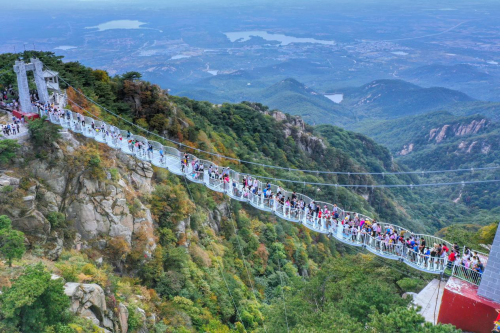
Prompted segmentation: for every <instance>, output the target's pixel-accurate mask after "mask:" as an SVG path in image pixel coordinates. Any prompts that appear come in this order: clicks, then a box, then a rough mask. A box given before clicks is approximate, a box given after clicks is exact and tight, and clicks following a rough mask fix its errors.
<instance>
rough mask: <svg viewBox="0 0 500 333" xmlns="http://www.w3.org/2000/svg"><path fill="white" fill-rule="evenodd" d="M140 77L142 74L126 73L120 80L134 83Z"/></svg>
mask: <svg viewBox="0 0 500 333" xmlns="http://www.w3.org/2000/svg"><path fill="white" fill-rule="evenodd" d="M141 77H142V74H141V73H139V72H127V73H125V74H123V75H122V79H123V80H124V81H125V80H126V81H134V80H139V79H140V78H141Z"/></svg>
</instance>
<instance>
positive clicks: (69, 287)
mask: <svg viewBox="0 0 500 333" xmlns="http://www.w3.org/2000/svg"><path fill="white" fill-rule="evenodd" d="M64 293H65V294H66V295H67V296H68V297H70V299H71V306H70V310H71V311H72V312H73V313H74V314H76V315H77V316H80V317H82V318H87V319H89V320H91V321H92V322H93V323H94V324H95V325H97V326H99V327H101V328H103V329H104V331H105V332H114V333H127V331H128V324H127V321H128V310H127V307H125V306H124V305H122V304H119V306H118V309H117V311H118V314H117V315H115V314H114V313H113V311H112V309H108V308H107V305H106V297H105V294H104V291H103V290H102V288H101V287H100V286H99V285H97V284H85V283H76V282H67V283H66V284H65V285H64Z"/></svg>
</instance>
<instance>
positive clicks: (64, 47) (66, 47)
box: [54, 45, 76, 51]
mask: <svg viewBox="0 0 500 333" xmlns="http://www.w3.org/2000/svg"><path fill="white" fill-rule="evenodd" d="M72 49H76V46H71V45H61V46H58V47H54V50H63V51H68V50H72Z"/></svg>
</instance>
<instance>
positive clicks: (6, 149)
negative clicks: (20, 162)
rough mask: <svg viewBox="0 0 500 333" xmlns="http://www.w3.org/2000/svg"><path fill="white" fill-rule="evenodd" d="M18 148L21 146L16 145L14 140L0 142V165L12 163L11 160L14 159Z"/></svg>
mask: <svg viewBox="0 0 500 333" xmlns="http://www.w3.org/2000/svg"><path fill="white" fill-rule="evenodd" d="M20 147H21V146H20V145H18V144H17V142H16V140H11V139H5V140H0V165H2V164H7V163H9V162H10V161H12V159H13V158H14V157H16V152H17V150H18V149H19V148H20Z"/></svg>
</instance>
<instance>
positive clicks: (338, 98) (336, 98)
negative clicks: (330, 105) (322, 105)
mask: <svg viewBox="0 0 500 333" xmlns="http://www.w3.org/2000/svg"><path fill="white" fill-rule="evenodd" d="M324 96H325V97H326V98H328V99H329V100H330V101H332V102H334V103H337V104H339V103H340V102H342V101H343V100H344V94H326V95H324Z"/></svg>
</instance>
